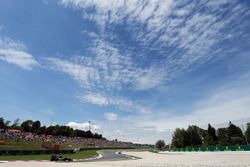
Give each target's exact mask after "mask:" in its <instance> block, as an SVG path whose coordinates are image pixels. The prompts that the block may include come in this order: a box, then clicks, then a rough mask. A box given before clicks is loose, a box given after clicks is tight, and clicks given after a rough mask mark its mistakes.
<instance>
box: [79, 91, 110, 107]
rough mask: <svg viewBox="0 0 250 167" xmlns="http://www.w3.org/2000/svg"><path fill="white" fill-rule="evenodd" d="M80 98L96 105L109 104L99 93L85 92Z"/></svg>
mask: <svg viewBox="0 0 250 167" xmlns="http://www.w3.org/2000/svg"><path fill="white" fill-rule="evenodd" d="M81 100H82V101H83V102H88V103H92V104H97V105H108V104H109V101H108V99H107V98H106V97H104V96H102V95H100V94H87V95H85V96H82V97H81Z"/></svg>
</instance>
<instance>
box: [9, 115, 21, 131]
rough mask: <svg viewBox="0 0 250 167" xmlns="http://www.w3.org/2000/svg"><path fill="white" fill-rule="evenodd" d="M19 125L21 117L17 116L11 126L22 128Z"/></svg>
mask: <svg viewBox="0 0 250 167" xmlns="http://www.w3.org/2000/svg"><path fill="white" fill-rule="evenodd" d="M19 125H20V119H19V118H17V119H15V120H14V122H13V124H12V125H11V128H12V129H20V126H19Z"/></svg>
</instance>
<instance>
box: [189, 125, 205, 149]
mask: <svg viewBox="0 0 250 167" xmlns="http://www.w3.org/2000/svg"><path fill="white" fill-rule="evenodd" d="M199 129H200V128H199V127H197V126H194V125H193V126H189V127H188V129H187V130H186V133H187V139H188V146H200V145H202V140H201V136H200V134H199Z"/></svg>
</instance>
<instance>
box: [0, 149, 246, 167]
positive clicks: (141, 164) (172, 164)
mask: <svg viewBox="0 0 250 167" xmlns="http://www.w3.org/2000/svg"><path fill="white" fill-rule="evenodd" d="M98 153H99V154H100V155H101V156H99V157H98V158H95V159H88V160H85V161H79V162H69V163H65V162H42V161H40V162H39V161H29V162H5V163H0V166H7V167H52V166H53V167H54V166H56V167H57V166H58V167H64V166H65V167H66V166H69V167H71V166H72V167H114V166H115V167H116V166H117V167H179V166H180V167H183V166H191V167H200V166H201V167H203V166H204V167H211V166H212V167H214V166H215V167H217V166H218V167H221V166H222V167H224V166H227V167H241V166H242V167H246V166H250V152H236V151H235V152H161V153H152V152H148V151H123V152H121V153H120V152H117V151H111V150H107V151H106V150H102V151H98Z"/></svg>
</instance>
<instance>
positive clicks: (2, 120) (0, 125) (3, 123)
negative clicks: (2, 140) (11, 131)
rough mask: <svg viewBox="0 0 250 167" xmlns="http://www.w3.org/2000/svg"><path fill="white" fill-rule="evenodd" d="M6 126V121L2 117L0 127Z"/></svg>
mask: <svg viewBox="0 0 250 167" xmlns="http://www.w3.org/2000/svg"><path fill="white" fill-rule="evenodd" d="M5 128H6V126H5V121H4V119H3V117H1V118H0V129H5Z"/></svg>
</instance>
